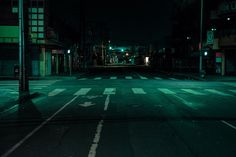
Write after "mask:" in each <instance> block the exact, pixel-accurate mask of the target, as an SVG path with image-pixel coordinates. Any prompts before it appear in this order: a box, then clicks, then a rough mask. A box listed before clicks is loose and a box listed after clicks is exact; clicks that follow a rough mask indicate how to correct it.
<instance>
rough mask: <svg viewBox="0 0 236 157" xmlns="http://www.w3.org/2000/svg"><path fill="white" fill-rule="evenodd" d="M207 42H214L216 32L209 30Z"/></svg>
mask: <svg viewBox="0 0 236 157" xmlns="http://www.w3.org/2000/svg"><path fill="white" fill-rule="evenodd" d="M207 44H214V32H213V31H207Z"/></svg>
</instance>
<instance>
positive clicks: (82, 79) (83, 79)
mask: <svg viewBox="0 0 236 157" xmlns="http://www.w3.org/2000/svg"><path fill="white" fill-rule="evenodd" d="M79 80H80V81H85V80H87V78H81V79H79Z"/></svg>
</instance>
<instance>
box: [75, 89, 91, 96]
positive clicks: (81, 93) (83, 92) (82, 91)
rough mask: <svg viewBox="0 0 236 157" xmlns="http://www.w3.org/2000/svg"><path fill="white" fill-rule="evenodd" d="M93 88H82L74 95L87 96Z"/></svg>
mask: <svg viewBox="0 0 236 157" xmlns="http://www.w3.org/2000/svg"><path fill="white" fill-rule="evenodd" d="M90 90H91V88H81V89H80V90H79V91H77V92H76V93H75V94H74V95H87V94H88V92H89V91H90Z"/></svg>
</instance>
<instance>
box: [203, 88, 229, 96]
mask: <svg viewBox="0 0 236 157" xmlns="http://www.w3.org/2000/svg"><path fill="white" fill-rule="evenodd" d="M205 91H207V92H209V93H212V94H217V95H221V96H232V95H230V94H227V93H223V92H220V91H217V90H215V89H205Z"/></svg>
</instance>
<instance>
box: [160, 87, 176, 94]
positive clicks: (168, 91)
mask: <svg viewBox="0 0 236 157" xmlns="http://www.w3.org/2000/svg"><path fill="white" fill-rule="evenodd" d="M158 90H159V91H161V92H162V93H164V94H172V95H173V94H176V93H175V92H173V91H171V90H169V89H166V88H158Z"/></svg>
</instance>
